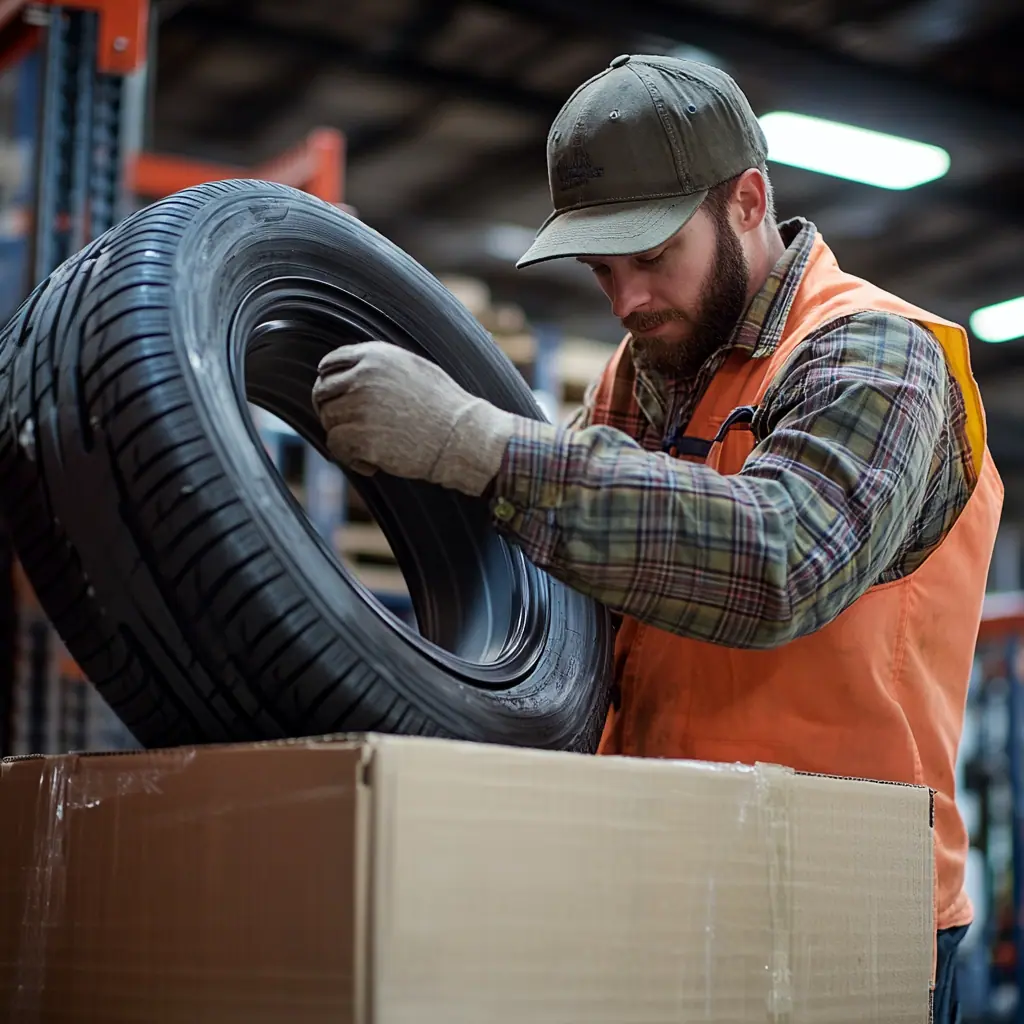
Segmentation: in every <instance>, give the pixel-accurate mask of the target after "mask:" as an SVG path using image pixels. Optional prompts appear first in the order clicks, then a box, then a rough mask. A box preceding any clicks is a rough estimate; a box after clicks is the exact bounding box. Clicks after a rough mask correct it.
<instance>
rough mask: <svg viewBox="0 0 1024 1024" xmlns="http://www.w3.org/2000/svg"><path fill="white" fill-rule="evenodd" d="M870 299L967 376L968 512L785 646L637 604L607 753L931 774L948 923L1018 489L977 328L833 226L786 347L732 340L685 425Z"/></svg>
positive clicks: (603, 402) (727, 443)
mask: <svg viewBox="0 0 1024 1024" xmlns="http://www.w3.org/2000/svg"><path fill="white" fill-rule="evenodd" d="M868 310H873V311H884V312H890V313H895V314H897V315H900V316H904V317H907V318H908V319H911V320H915V321H917V322H919V323H921V324H922V325H924V326H925V327H927V328H928V329H929V330H930V331H931V332H932V333H933V334H934V335H935V337H936V338H937V339H938V342H939V344H940V345H941V346H942V348H943V351H944V352H945V356H946V363H947V366H948V368H949V371H950V372H951V373H952V374H953V375H954V376H955V377H956V379H957V381H958V382H959V384H960V387H961V388H962V390H963V395H964V401H965V403H966V408H967V435H968V440H969V443H970V447H971V453H972V456H973V459H974V465H975V468H976V470H977V473H978V482H977V485H976V487H975V489H974V491H973V492H972V495H971V497H970V499H969V500H968V502H967V505H966V507H965V508H964V510H963V512H962V513H961V514H960V516H959V518H958V519H957V521H956V523H955V524H954V526H953V528H952V530H951V531H950V532H949V533H948V534H947V536H946V538H945V539H944V540H943V541H942V542H941V543H940V544H939V545H938V547H937V548H936V549H935V550H934V551H932V553H931V554H930V556H929V557H928V558H927V559H926V560H925V562H924V563H923V564H922V565H921V566H919V567H918V568H917V570H916V571H914V572H913V573H911V574H910V575H908V576H906V577H904V578H902V579H899V580H897V581H895V582H892V583H884V584H880V585H877V586H874V587H872V588H871V589H869V590H868V591H867V592H866V593H865V594H863V595H862V596H861V597H860V598H858V599H857V600H856V601H854V602H853V604H852V605H851V606H850V607H849V608H847V609H846V610H845V611H844V612H843V613H842V614H840V615H839V616H838V617H837V618H836V619H835V620H833V621H832V622H830V623H829V624H828V625H826V626H824V627H823V628H821V629H819V630H818V631H817V632H815V633H812V634H811V635H809V636H804V637H801V638H799V639H797V640H794V641H793V642H791V643H788V644H784V645H782V646H781V647H778V648H775V649H773V650H744V649H736V648H728V647H724V646H720V645H717V644H711V643H707V642H704V641H700V640H691V639H688V638H686V637H681V636H676V635H674V634H671V633H668V632H666V631H664V630H660V629H657V628H655V627H653V626H647V625H644V624H642V623H640V622H638V621H637V620H635V619H632V618H629V617H626V618H625V619H624V620H623V622H622V625H621V627H620V630H619V633H618V636H617V639H616V652H615V666H616V676H617V682H618V686H619V691H620V697H621V699H620V701H618V702H617V703H618V708H617V709H615V708H613V709H612V710H611V711H610V712H609V715H608V719H607V722H606V724H605V730H604V734H603V737H602V740H601V745H600V749H599V752H600V753H602V754H624V755H631V756H643V757H668V758H688V759H694V760H702V761H720V762H733V761H739V762H744V763H748V764H749V763H752V762H754V761H765V762H772V763H775V764H782V765H786V766H789V767H791V768H794V769H796V770H798V771H804V772H814V773H818V774H825V775H842V776H848V777H853V778H866V779H877V780H886V781H892V782H907V783H917V784H923V785H927V786H930V787H931V788H932V789H933V790H934V792H935V830H934V835H935V864H936V869H935V900H936V906H935V913H936V926H937V927H938V928H950V927H953V926H956V925H960V924H968V923H969V922H970V921H971V920H972V916H973V911H972V907H971V903H970V900H969V897H968V896H967V893H966V892H965V891H964V888H963V880H964V863H965V860H966V857H967V845H968V838H967V832H966V829H965V828H964V824H963V822H962V820H961V818H960V815H959V813H958V810H957V807H956V803H955V798H954V790H955V786H954V766H955V762H956V754H957V746H958V744H959V742H960V735H961V731H962V728H963V716H964V705H965V702H966V699H967V687H968V681H969V678H970V675H971V666H972V660H973V656H974V647H975V642H976V638H977V632H978V625H979V622H980V619H981V606H982V599H983V597H984V592H985V583H986V578H987V575H988V567H989V562H990V559H991V555H992V549H993V546H994V543H995V536H996V528H997V525H998V521H999V515H1000V511H1001V508H1002V500H1003V485H1002V482H1001V480H1000V478H999V475H998V473H997V471H996V468H995V466H994V464H993V462H992V459H991V456H990V455H989V452H988V448H987V445H986V427H985V415H984V410H983V408H982V404H981V397H980V395H979V392H978V387H977V384H976V383H975V381H974V377H973V376H972V374H971V368H970V361H969V356H968V342H967V335H966V333H965V331H964V330H963V328H962V327H959V326H957V325H956V324H952V323H950V322H948V321H946V320H943V319H941V318H940V317H937V316H934V315H933V314H931V313H927V312H925V311H924V310H921V309H917V308H916V307H914V306H911V305H909V304H908V303H906V302H903V301H902V300H901V299H898V298H896V297H895V296H893V295H890V294H888V293H886V292H883V291H882V290H881V289H879V288H876V287H875V286H874V285H871V284H869V283H867V282H866V281H862V280H861V279H859V278H856V277H852V276H850V275H849V274H846V273H844V272H843V271H842V270H841V269H840V268H839V266H838V264H837V263H836V260H835V257H834V256H833V255H832V253H831V251H830V250H829V249H828V247H827V246H826V245H825V244H824V242H823V241H822V240H821V237H820V236H818V238H817V239H816V240H815V243H814V246H813V248H812V251H811V254H810V257H809V261H808V264H807V267H806V269H805V271H804V274H803V278H802V280H801V283H800V285H799V287H798V290H797V294H796V296H795V298H794V303H793V306H792V308H791V310H790V313H789V317H788V320H787V323H786V329H785V333H784V334H783V336H782V338H781V339H780V342H779V344H778V347H777V349H776V350H775V352H774V353H773V354H772V355H771V356H769V357H764V358H757V359H755V358H751V357H750V354H749V353H748V352H743V351H739V350H737V351H735V352H733V353H732V354H731V355H730V356H729V357H728V358H727V360H726V362H725V364H724V365H723V367H722V369H721V370H719V372H718V373H717V374H716V375H715V377H714V379H713V380H712V381H711V383H710V385H709V387H708V390H707V392H706V394H705V395H704V397H703V398H702V399H701V401H700V402H699V403H698V405H697V408H696V410H695V411H694V413H693V417H692V419H691V420H690V423H689V426H688V427H687V429H686V431H685V434H686V435H687V436H688V437H697V438H702V439H704V440H706V441H710V440H712V439H713V438H715V436H716V434H718V432H719V429H720V427H721V425H722V424H723V423H725V421H726V419H727V418H728V417H729V414H730V412H732V411H733V410H735V409H737V408H738V407H740V406H756V405H757V404H758V403H759V402H760V401H761V400H762V398H763V396H764V394H765V392H766V390H767V388H768V386H769V384H770V383H771V381H772V379H773V378H774V377H775V375H776V374H777V373H778V372H780V370H781V369H782V368H783V366H784V365H785V363H786V360H787V359H789V357H790V356H791V355H792V354H793V352H794V350H795V349H796V347H797V346H798V345H799V344H800V343H801V342H802V341H803V340H804V339H805V338H807V337H809V336H810V335H811V334H812V332H814V331H815V330H817V329H818V328H819V327H821V326H823V325H824V324H826V323H828V322H830V321H833V320H835V319H836V318H837V317H843V316H848V315H850V314H851V313H856V312H862V311H868ZM627 340H628V339H627ZM626 344H627V342H623V344H622V346H621V347H620V349H619V351H618V353H617V354H616V356H614V357H613V359H612V361H611V363H610V364H609V366H608V368H607V369H606V371H605V373H604V375H603V377H602V379H601V381H599V383H598V387H597V390H596V392H595V406H594V412H593V419H592V422H593V423H595V424H597V423H606V424H610V425H612V426H615V425H617V424H618V423H622V422H624V420H623V418H622V417H623V416H624V415H625V414H627V413H629V412H630V408H625V407H624V403H628V404H629V405H630V406H631V408H632V410H633V411H635V405H633V403H634V402H635V399H634V398H633V397H632V395H631V394H629V395H626V394H625V391H626V390H627V389H625V388H624V387H623V386H622V381H621V380H619V382H618V386H617V387H616V380H617V379H618V378H617V376H616V369H617V367H618V364H619V362H620V360H622V359H623V358H627V359H628V358H629V356H628V354H627V350H626ZM616 391H617V392H618V393H617V394H615V392H616ZM613 398H614V400H613ZM753 445H754V439H753V435H752V434H751V432H750V430H749V429H736V428H732V429H727V430H726V431H724V438H723V439H722V440H720V441H716V442H715V443H714V444H712V446H711V449H710V453H709V454H708V456H707V457H706V459H705V460H704V461H705V462H706V464H707V465H709V466H710V467H712V468H713V469H716V470H718V472H720V473H737V472H739V471H740V469H741V468H742V466H743V463H744V461H745V460H746V458H747V456H748V455H749V454H750V452H751V451H752V449H753Z"/></svg>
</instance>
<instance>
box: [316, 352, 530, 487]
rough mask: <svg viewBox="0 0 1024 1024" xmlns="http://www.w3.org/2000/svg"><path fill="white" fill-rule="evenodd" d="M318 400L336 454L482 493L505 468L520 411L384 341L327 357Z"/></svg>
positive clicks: (356, 466) (364, 469) (362, 468)
mask: <svg viewBox="0 0 1024 1024" xmlns="http://www.w3.org/2000/svg"><path fill="white" fill-rule="evenodd" d="M318 373H319V377H318V379H317V382H316V384H315V385H314V386H313V407H314V409H316V412H317V415H318V416H319V417H320V422H321V423H322V424H323V427H324V430H325V431H326V432H327V448H328V450H329V451H330V453H331V456H332V458H333V459H334V460H335V461H336V462H337V463H339V465H342V466H344V467H346V468H347V469H352V470H354V471H355V472H357V473H362V474H363V475H370V474H372V473H374V472H376V471H377V470H383V471H384V472H385V473H390V474H391V475H393V476H398V477H405V478H406V479H412V480H427V481H430V482H431V483H435V484H440V485H441V486H442V487H449V488H451V489H453V490H458V491H462V492H463V493H464V494H469V495H473V496H479V495H481V494H483V492H484V490H485V488H486V487H487V484H488V483H489V482H490V481H491V480H492V479H493V478H494V477H495V476H496V475H497V472H498V470H499V469H500V468H501V460H502V457H503V456H504V454H505V448H506V447H507V446H508V441H509V438H510V437H511V436H512V433H513V431H514V430H515V426H516V420H517V419H518V417H516V416H514V415H513V414H512V413H508V412H505V411H504V410H502V409H498V408H497V407H496V406H493V405H491V403H490V402H487V401H485V400H484V399H482V398H476V397H475V396H473V395H471V394H469V393H468V392H466V391H464V390H463V389H462V388H461V387H459V385H458V384H456V383H455V381H453V380H452V379H451V377H449V376H448V374H447V373H445V372H444V370H442V369H441V368H440V367H439V366H437V365H435V364H434V363H431V362H429V361H428V360H426V359H423V358H422V357H420V356H418V355H415V354H413V353H412V352H408V351H406V350H405V349H403V348H401V347H399V346H398V345H391V344H388V343H387V342H384V341H366V342H360V343H359V344H355V345H343V346H341V347H340V348H336V349H335V350H334V351H333V352H330V353H329V354H328V355H326V356H324V358H323V359H322V360H321V362H320V365H319V367H318Z"/></svg>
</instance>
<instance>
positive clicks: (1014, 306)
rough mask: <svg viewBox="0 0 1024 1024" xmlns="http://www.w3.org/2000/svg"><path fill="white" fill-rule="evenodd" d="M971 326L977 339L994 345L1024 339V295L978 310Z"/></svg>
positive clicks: (971, 321)
mask: <svg viewBox="0 0 1024 1024" xmlns="http://www.w3.org/2000/svg"><path fill="white" fill-rule="evenodd" d="M970 325H971V330H972V331H973V332H974V334H975V336H976V337H978V338H980V339H981V340H982V341H988V342H991V343H992V344H996V343H998V342H1000V341H1012V340H1013V339H1014V338H1024V295H1021V296H1020V297H1019V298H1016V299H1007V300H1006V301H1005V302H997V303H996V304H995V305H994V306H982V308H981V309H976V310H975V311H974V312H973V313H972V314H971V319H970Z"/></svg>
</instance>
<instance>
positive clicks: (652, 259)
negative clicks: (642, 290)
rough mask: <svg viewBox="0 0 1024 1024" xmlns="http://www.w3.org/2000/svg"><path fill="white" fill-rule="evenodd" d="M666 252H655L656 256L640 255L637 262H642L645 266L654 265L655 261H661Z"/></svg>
mask: <svg viewBox="0 0 1024 1024" xmlns="http://www.w3.org/2000/svg"><path fill="white" fill-rule="evenodd" d="M664 255H665V254H664V253H663V252H659V253H655V255H654V256H638V257H637V263H642V264H644V266H647V267H649V266H652V265H653V264H655V263H658V262H660V260H661V257H662V256H664Z"/></svg>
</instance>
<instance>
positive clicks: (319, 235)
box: [0, 181, 612, 751]
mask: <svg viewBox="0 0 1024 1024" xmlns="http://www.w3.org/2000/svg"><path fill="white" fill-rule="evenodd" d="M366 337H378V338H384V339H386V340H388V341H390V342H392V343H395V344H400V345H404V346H406V347H408V348H411V349H413V350H415V351H418V352H420V353H421V354H423V355H426V356H428V357H429V358H432V359H433V360H434V361H436V362H438V363H439V364H440V365H442V366H443V367H444V368H445V369H446V370H448V371H449V372H450V373H451V374H452V376H453V377H454V378H455V379H456V380H457V381H458V382H459V383H460V384H462V385H463V386H464V387H466V388H467V389H468V390H471V391H473V392H474V393H476V394H480V395H483V396H485V397H487V398H489V399H490V400H491V401H493V402H495V403H496V404H498V405H500V406H502V407H503V408H506V409H508V410H510V411H514V412H518V413H520V414H523V415H527V416H535V417H539V416H540V415H541V413H540V411H539V408H538V407H537V405H536V403H535V402H534V400H533V396H532V394H531V393H530V391H529V389H528V387H527V386H526V384H525V382H524V381H523V380H522V378H521V377H520V376H519V374H518V373H517V372H516V371H515V369H514V368H513V367H512V365H511V364H510V363H509V362H508V360H507V359H506V358H505V356H504V355H503V354H502V353H501V352H500V350H499V349H498V348H497V346H496V345H495V344H494V343H493V341H492V340H491V339H490V337H489V336H488V335H487V334H486V332H485V331H484V330H483V329H482V328H481V327H480V325H479V324H478V323H477V322H476V321H475V320H474V319H473V318H472V317H471V316H470V315H469V313H468V312H467V311H466V310H465V309H464V308H463V307H462V306H461V305H460V304H459V303H458V302H457V301H456V300H455V299H454V297H453V296H451V295H450V293H448V292H447V291H446V290H445V289H444V288H443V287H442V286H441V285H440V283H439V282H437V281H436V280H435V279H434V278H433V277H431V276H430V275H429V274H428V273H427V272H426V271H425V270H424V269H423V268H422V267H420V266H419V265H418V264H417V263H416V262H415V261H413V260H412V259H411V258H410V257H408V256H407V255H406V254H405V253H403V252H401V251H400V250H399V249H397V248H396V247H395V246H394V245H392V244H391V243H390V242H388V241H387V240H386V239H384V238H382V237H381V236H380V235H378V234H377V233H376V232H374V231H373V230H372V229H370V228H368V227H366V226H365V225H363V224H361V223H360V222H358V221H357V220H355V219H353V218H351V217H349V216H348V215H346V214H344V213H341V212H339V211H337V210H335V209H334V208H332V207H330V206H329V205H327V204H324V203H321V202H320V201H318V200H316V199H313V198H312V197H310V196H308V195H306V194H304V193H301V192H298V191H296V190H293V189H289V188H285V187H283V186H278V185H273V184H268V183H266V182H254V181H233V182H220V183H216V184H210V185H204V186H201V187H198V188H193V189H188V190H186V191H184V192H181V193H178V194H177V195H175V196H172V197H169V198H168V199H165V200H162V201H160V202H158V203H155V204H154V205H152V206H150V207H147V208H146V209H145V210H142V211H140V212H139V213H137V214H135V215H134V216H132V217H130V218H129V219H128V220H126V221H125V222H123V223H122V224H120V225H118V226H117V227H115V228H114V229H112V230H111V231H109V232H107V234H106V235H104V236H103V237H102V238H100V239H98V240H97V241H96V242H94V243H92V244H91V245H90V246H88V247H87V248H86V249H84V250H83V251H82V252H81V253H79V254H77V255H76V256H75V257H73V258H72V259H71V260H69V261H68V262H67V263H66V264H64V265H63V266H62V267H61V268H59V269H58V270H57V271H56V272H55V273H54V274H52V275H51V277H50V278H49V280H48V281H46V282H44V283H43V284H41V285H40V286H39V287H38V288H37V289H36V290H35V291H34V292H33V294H32V296H30V298H29V299H28V300H27V301H26V302H25V303H24V305H23V306H22V308H21V309H20V310H19V311H18V313H17V314H16V315H15V316H14V318H13V319H12V320H11V322H10V323H9V324H8V326H7V328H6V330H5V332H4V333H3V335H2V336H0V401H2V402H3V406H2V412H3V416H2V421H3V422H2V426H0V495H2V498H0V503H2V507H3V511H4V514H5V517H6V519H7V520H8V524H9V527H10V530H11V533H12V535H13V537H14V542H15V546H16V549H17V551H18V554H19V558H20V559H21V561H22V564H23V566H24V568H25V571H26V574H27V575H28V577H29V579H30V580H31V581H32V584H33V586H34V588H35V589H36V591H37V594H38V596H39V599H40V601H41V602H42V604H43V606H44V608H45V609H46V611H47V613H48V615H49V616H50V617H51V618H52V620H53V622H54V625H55V627H56V629H57V631H58V632H59V633H60V635H61V637H62V638H63V640H64V642H65V644H66V646H67V647H68V649H69V651H70V652H71V654H72V656H73V657H74V658H75V659H76V660H77V661H78V663H79V665H80V666H81V667H82V669H83V671H84V672H85V673H86V674H87V675H88V676H89V678H90V679H91V680H92V681H93V682H94V683H95V685H96V686H97V688H98V689H99V690H100V692H101V693H102V694H103V696H104V697H105V698H106V700H107V701H108V702H109V703H110V705H111V706H112V707H113V708H114V710H115V711H116V712H117V714H118V715H119V716H120V717H121V719H122V721H124V723H125V724H126V725H127V726H128V728H129V729H130V730H131V731H132V733H133V734H134V735H135V737H136V738H137V739H138V740H139V742H140V743H142V744H143V745H145V746H149V747H152V746H173V745H178V744H182V743H210V742H225V741H226V742H237V741H252V740H261V739H274V738H279V737H286V736H305V735H315V734H322V733H330V732H341V731H364V730H376V731H383V732H396V733H407V734H422V735H434V736H449V737H456V738H463V739H470V740H478V741H483V742H498V743H508V744H514V745H526V746H537V747H548V748H556V749H572V750H583V751H592V750H594V749H595V747H596V743H597V740H598V738H599V733H600V729H601V725H602V723H603V720H604V714H605V711H606V708H607V701H608V684H609V668H610V654H611V642H612V637H611V630H610V627H609V622H608V616H607V614H606V612H605V611H604V610H603V609H602V608H600V607H599V606H598V605H596V604H595V603H594V602H592V601H590V600H589V599H587V598H585V597H583V596H582V595H580V594H578V593H576V592H575V591H573V590H571V589H570V588H568V587H565V586H563V585H562V584H560V583H558V582H557V581H555V580H553V579H552V578H551V577H549V576H547V575H546V574H545V573H542V572H540V571H539V570H538V569H536V568H535V567H534V566H532V565H530V564H529V563H528V562H527V561H526V560H525V558H524V557H523V556H522V554H521V553H520V552H519V551H518V549H516V548H514V547H513V546H512V545H510V544H508V543H507V542H506V541H505V540H503V539H502V538H501V537H500V536H499V534H498V532H497V531H496V530H495V529H494V528H493V526H492V524H491V521H490V516H489V514H488V511H487V508H486V505H485V504H484V502H482V501H479V500H473V499H468V498H465V497H463V496H461V495H458V494H455V493H454V492H449V491H445V490H442V489H440V488H437V487H432V486H428V485H425V484H420V483H415V482H410V481H403V480H398V479H395V478H391V477H387V476H386V475H382V474H378V475H377V476H375V477H373V478H371V479H365V478H362V477H358V476H355V477H353V478H352V479H351V483H352V484H353V485H354V486H356V487H358V488H359V490H360V492H361V493H362V495H363V497H364V498H365V500H366V501H367V503H368V504H369V505H370V507H371V509H372V511H373V512H374V514H375V516H376V517H377V519H378V521H379V522H380V524H381V526H382V528H383V530H384V532H385V534H386V535H387V537H388V539H389V541H390V543H391V545H392V548H393V549H394V551H395V555H396V558H397V559H398V562H399V565H400V566H401V567H402V569H403V572H404V573H405V576H406V579H407V582H408V584H409V589H410V593H411V595H412V598H413V603H414V607H415V610H416V614H417V619H418V621H419V624H420V631H421V633H422V634H423V635H422V636H421V635H420V634H418V633H416V632H415V631H413V630H410V629H408V628H407V627H406V626H404V625H403V624H401V623H400V622H399V621H398V620H397V619H395V618H394V617H393V616H391V615H390V614H388V613H387V612H385V611H384V610H383V609H382V608H381V607H380V606H379V605H377V604H376V602H374V601H373V600H372V599H371V598H370V596H369V595H368V594H367V593H366V592H365V591H364V590H363V589H362V588H361V587H360V586H359V585H358V584H357V583H355V582H354V581H353V580H352V578H351V577H350V576H349V575H348V574H347V573H345V571H344V570H343V569H342V567H341V565H340V564H339V562H338V561H337V559H336V558H335V557H334V555H333V554H332V553H331V552H330V551H329V550H328V549H327V546H326V545H325V544H324V543H323V541H322V540H321V539H320V538H319V536H318V535H317V534H316V532H315V530H314V529H313V527H312V525H311V524H310V523H309V521H308V519H307V517H306V516H305V514H304V513H303V511H302V510H301V508H300V507H299V506H298V505H297V503H296V502H295V501H294V499H293V498H292V496H291V494H290V493H289V491H288V490H287V488H286V486H285V485H284V483H283V481H282V480H281V479H280V477H279V475H278V474H277V473H276V471H275V470H274V468H273V466H272V465H271V463H270V461H269V459H268V458H267V456H266V453H265V452H264V450H263V447H262V445H261V444H260V443H259V440H258V437H257V435H256V431H255V428H254V426H253V424H252V421H251V418H250V417H249V412H248V407H247V404H246V400H247V399H248V400H250V401H253V402H256V403H257V404H259V405H261V406H263V407H265V408H267V409H268V410H270V411H271V412H273V413H275V414H276V415H278V416H280V417H281V418H282V419H284V420H285V421H286V422H288V423H289V424H290V425H291V426H293V427H294V428H295V429H296V430H297V431H298V432H299V433H300V434H301V435H302V436H303V437H304V438H305V439H306V440H307V441H308V442H310V443H311V444H313V445H315V446H316V447H317V448H318V449H319V450H320V451H321V452H322V453H324V454H326V451H325V449H324V444H323V440H324V439H323V431H322V428H321V427H320V425H319V422H318V420H317V418H316V416H315V414H314V412H313V409H312V405H311V402H310V389H311V387H312V384H313V380H314V378H315V371H316V365H317V363H318V361H319V359H320V358H321V357H322V356H323V355H324V354H325V353H326V352H327V351H328V350H329V349H331V348H333V347H334V346H336V345H337V344H340V343H343V342H344V341H346V340H352V341H354V340H360V339H362V338H366Z"/></svg>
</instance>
